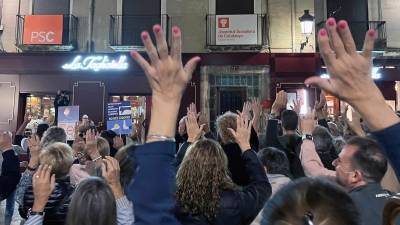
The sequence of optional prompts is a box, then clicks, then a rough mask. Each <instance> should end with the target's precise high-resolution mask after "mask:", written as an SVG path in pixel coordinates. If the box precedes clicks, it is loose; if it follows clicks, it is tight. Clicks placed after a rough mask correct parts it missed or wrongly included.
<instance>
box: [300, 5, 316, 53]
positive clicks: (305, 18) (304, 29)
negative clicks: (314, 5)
mask: <svg viewBox="0 0 400 225" xmlns="http://www.w3.org/2000/svg"><path fill="white" fill-rule="evenodd" d="M299 20H300V25H301V33H302V34H303V35H305V36H306V41H305V42H303V43H301V47H300V51H303V49H304V47H306V45H307V44H308V38H309V37H310V35H311V34H312V32H313V27H314V16H312V15H310V10H308V9H306V10H304V14H303V15H302V16H301V17H299Z"/></svg>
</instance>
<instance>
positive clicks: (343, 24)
mask: <svg viewBox="0 0 400 225" xmlns="http://www.w3.org/2000/svg"><path fill="white" fill-rule="evenodd" d="M338 24H339V28H340V29H342V30H344V29H346V27H347V22H346V21H344V20H342V21H340V22H339V23H338Z"/></svg>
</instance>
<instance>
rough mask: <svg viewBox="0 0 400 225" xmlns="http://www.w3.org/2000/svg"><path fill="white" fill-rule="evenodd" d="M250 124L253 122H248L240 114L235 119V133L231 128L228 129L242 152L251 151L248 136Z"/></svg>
mask: <svg viewBox="0 0 400 225" xmlns="http://www.w3.org/2000/svg"><path fill="white" fill-rule="evenodd" d="M252 124H253V121H249V120H248V119H247V118H246V117H245V116H244V115H243V114H240V115H239V116H238V117H237V118H236V131H235V130H234V129H232V128H228V130H229V131H230V132H231V133H232V135H233V137H234V138H235V141H236V143H237V144H238V145H239V147H240V149H241V150H242V152H245V151H246V150H249V149H251V147H250V135H251V126H252Z"/></svg>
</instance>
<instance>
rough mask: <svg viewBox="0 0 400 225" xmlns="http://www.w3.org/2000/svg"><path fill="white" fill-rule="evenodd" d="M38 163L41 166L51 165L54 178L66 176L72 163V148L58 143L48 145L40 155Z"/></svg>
mask: <svg viewBox="0 0 400 225" xmlns="http://www.w3.org/2000/svg"><path fill="white" fill-rule="evenodd" d="M39 161H40V164H41V165H51V166H52V171H51V172H52V173H54V174H55V175H56V178H60V177H63V176H66V175H67V174H68V173H69V170H70V168H71V166H72V163H73V162H74V158H73V156H72V148H71V147H69V145H67V144H65V143H60V142H56V143H53V144H50V145H48V146H47V147H45V148H44V149H43V150H42V153H40V156H39Z"/></svg>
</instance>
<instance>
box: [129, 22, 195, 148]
mask: <svg viewBox="0 0 400 225" xmlns="http://www.w3.org/2000/svg"><path fill="white" fill-rule="evenodd" d="M153 32H154V34H155V37H156V41H157V48H156V47H155V46H154V45H153V43H152V41H151V39H150V35H149V33H148V32H146V31H144V32H142V34H141V37H142V41H143V44H144V46H145V48H146V52H147V55H148V57H149V59H150V63H149V62H148V61H146V60H145V59H144V58H143V57H142V56H141V55H140V54H139V53H137V52H136V51H132V52H131V56H132V58H133V59H134V60H135V61H136V62H137V63H138V64H139V65H140V67H141V68H142V69H143V71H144V73H145V74H146V76H147V80H148V81H149V84H150V87H151V89H152V113H151V120H150V121H151V123H150V127H149V132H148V139H147V142H152V141H157V140H158V139H157V138H155V137H156V136H160V135H161V136H165V137H170V138H173V137H174V136H175V125H176V119H177V114H178V110H179V106H180V101H181V98H182V95H183V92H184V90H185V88H186V85H187V83H188V82H189V81H190V80H191V78H192V73H193V71H194V70H195V69H196V66H197V63H198V62H199V61H200V57H194V58H192V59H190V60H189V61H188V62H187V63H186V65H185V66H183V64H182V57H181V55H182V52H181V48H182V46H181V45H182V43H181V31H180V29H179V28H178V27H176V26H174V27H173V28H172V46H171V51H170V52H168V46H167V41H166V40H165V37H164V31H163V30H162V29H161V26H160V25H155V26H153ZM149 137H150V138H149Z"/></svg>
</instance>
